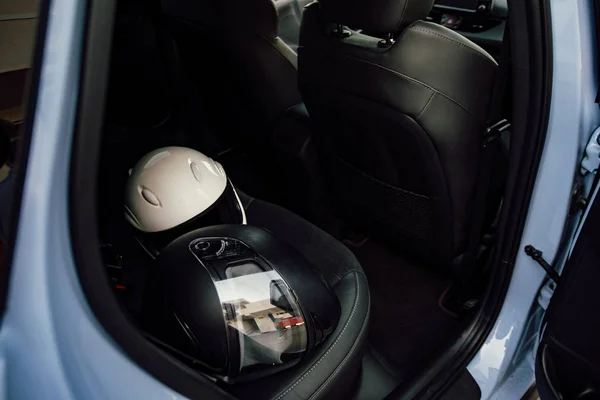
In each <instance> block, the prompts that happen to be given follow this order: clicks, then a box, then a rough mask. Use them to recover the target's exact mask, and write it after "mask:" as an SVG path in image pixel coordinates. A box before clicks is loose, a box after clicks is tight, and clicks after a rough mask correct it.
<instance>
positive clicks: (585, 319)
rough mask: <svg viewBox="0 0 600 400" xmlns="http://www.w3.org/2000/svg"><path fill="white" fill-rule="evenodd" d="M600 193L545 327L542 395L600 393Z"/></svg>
mask: <svg viewBox="0 0 600 400" xmlns="http://www.w3.org/2000/svg"><path fill="white" fill-rule="evenodd" d="M599 291H600V198H599V196H595V199H594V201H593V203H592V204H591V206H590V208H589V209H588V212H587V217H586V218H585V219H584V222H583V226H582V228H581V230H580V232H579V236H578V238H577V241H576V243H575V246H574V248H573V250H572V253H571V256H570V258H569V260H568V261H567V264H566V265H565V268H564V270H563V273H562V275H561V276H560V280H559V282H558V285H557V288H556V291H555V293H554V296H553V297H552V300H551V302H550V306H549V308H548V312H547V314H546V321H545V322H546V323H545V325H544V326H543V330H542V340H541V343H540V345H539V347H538V351H537V356H536V366H535V368H536V371H535V374H536V382H537V387H538V392H539V394H540V397H541V399H542V400H551V399H598V398H600V296H599V295H598V294H599Z"/></svg>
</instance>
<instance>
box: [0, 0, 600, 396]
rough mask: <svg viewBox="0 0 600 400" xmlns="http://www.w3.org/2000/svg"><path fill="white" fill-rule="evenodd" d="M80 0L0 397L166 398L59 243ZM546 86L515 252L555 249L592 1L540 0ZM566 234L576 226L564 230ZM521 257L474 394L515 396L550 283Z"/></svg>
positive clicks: (53, 13)
mask: <svg viewBox="0 0 600 400" xmlns="http://www.w3.org/2000/svg"><path fill="white" fill-rule="evenodd" d="M84 3H85V2H84V1H81V0H52V1H51V2H50V10H49V19H48V24H47V31H46V41H45V49H44V53H43V64H42V71H41V79H40V82H39V89H38V90H39V93H38V102H37V107H36V111H35V116H34V128H33V135H32V141H31V148H30V154H29V159H28V165H27V176H26V181H25V185H24V189H23V197H22V205H21V213H20V218H19V224H18V234H17V238H16V247H15V252H14V258H13V264H12V269H11V276H10V286H9V294H8V300H7V308H6V312H5V314H4V316H3V317H2V324H1V326H0V395H2V396H3V397H4V398H7V399H40V398H43V399H102V400H107V399H121V398H123V399H176V398H180V397H182V396H181V395H179V394H178V393H176V392H174V391H173V390H171V389H170V388H168V387H166V386H165V385H163V384H162V383H161V382H159V381H157V380H156V379H155V378H153V377H152V376H150V375H149V374H148V373H146V372H145V371H144V370H143V369H141V368H140V367H139V366H137V365H136V364H135V363H133V362H132V361H131V360H130V359H129V358H128V357H127V356H126V355H125V354H124V353H123V351H122V350H121V349H120V348H119V347H118V346H117V345H116V344H115V343H114V341H113V340H112V339H111V337H110V336H109V335H108V334H107V333H106V332H105V330H104V329H103V327H102V326H101V325H100V324H99V323H98V321H97V320H96V319H95V317H94V315H93V313H92V312H91V310H90V309H89V307H88V305H87V302H86V299H85V297H84V295H83V293H82V290H81V287H80V284H79V281H78V278H77V275H76V270H75V265H74V259H73V253H72V250H71V244H70V233H69V215H68V190H69V188H68V184H69V163H70V148H71V143H72V136H73V128H74V122H75V112H76V103H77V95H78V83H79V76H78V71H79V65H78V63H79V60H80V57H79V55H80V54H81V51H82V40H83V28H84V7H85V4H84ZM550 3H551V15H552V29H553V31H552V40H553V56H554V61H553V62H554V65H553V86H552V99H551V115H550V121H549V126H548V134H547V140H546V143H545V148H544V153H543V158H542V161H541V164H540V169H539V171H538V177H537V182H536V184H535V188H534V193H533V198H532V201H531V204H530V209H529V214H528V217H527V223H526V227H525V231H524V235H523V238H522V246H521V248H522V247H523V246H524V245H525V244H528V243H535V245H536V247H538V248H541V249H543V251H544V255H545V257H546V258H547V259H552V258H553V257H554V256H555V255H556V254H557V250H558V246H559V241H560V238H561V235H562V232H563V229H564V227H565V224H566V222H567V211H568V207H569V202H570V195H571V188H572V184H573V177H574V175H575V174H576V173H579V172H578V171H579V163H580V161H581V158H582V156H583V152H584V150H585V147H586V144H587V142H588V139H589V136H590V134H591V132H592V131H593V130H594V129H595V128H596V127H597V126H598V125H599V124H600V113H599V109H598V107H597V105H596V104H594V99H595V96H596V90H597V88H598V79H597V66H596V55H595V32H594V20H593V12H592V7H593V4H592V1H591V0H582V1H572V0H551V2H550ZM573 233H574V234H575V233H576V231H575V230H574V231H573ZM545 283H546V278H545V273H544V271H543V270H542V269H541V268H540V267H539V265H538V264H536V263H535V262H534V261H533V260H531V259H530V258H528V257H527V256H526V255H525V254H524V253H520V254H519V256H518V257H517V260H516V263H515V268H514V275H513V278H512V282H511V284H510V287H509V289H508V293H507V296H506V300H505V303H504V305H503V307H502V310H501V313H500V316H499V318H498V320H497V321H496V324H495V326H494V328H493V330H492V332H491V333H490V335H489V337H488V339H487V341H486V342H485V344H484V345H483V346H482V347H481V349H480V351H479V352H478V353H477V354H476V356H475V357H474V358H473V360H472V361H471V363H470V365H469V367H468V369H469V371H470V373H471V374H472V375H473V377H474V378H475V380H476V381H477V383H478V384H479V386H480V388H481V391H482V399H490V398H496V399H514V398H520V397H521V396H522V395H523V394H524V393H525V391H526V390H527V389H528V388H529V387H530V386H531V384H532V383H533V380H534V369H533V357H534V356H533V355H534V354H535V349H536V347H537V342H538V340H539V331H540V328H541V317H542V315H543V312H544V307H545V306H546V305H547V301H548V297H549V296H550V295H551V290H550V289H549V288H548V287H547V286H546V285H545Z"/></svg>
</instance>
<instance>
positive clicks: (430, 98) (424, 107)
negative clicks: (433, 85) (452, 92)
mask: <svg viewBox="0 0 600 400" xmlns="http://www.w3.org/2000/svg"><path fill="white" fill-rule="evenodd" d="M433 96H435V92H432V93H431V96H429V100H427V103H425V106H423V109H422V110H421V112H420V113H419V115H417V117H416V118H415V119H416V120H418V119H419V118H421V115H423V113H424V112H425V110H426V109H427V106H429V103H431V100H433Z"/></svg>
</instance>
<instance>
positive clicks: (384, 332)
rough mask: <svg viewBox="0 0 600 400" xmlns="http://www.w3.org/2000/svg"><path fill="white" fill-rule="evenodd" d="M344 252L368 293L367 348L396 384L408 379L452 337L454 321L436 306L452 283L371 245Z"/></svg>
mask: <svg viewBox="0 0 600 400" xmlns="http://www.w3.org/2000/svg"><path fill="white" fill-rule="evenodd" d="M349 247H350V248H351V249H352V251H353V252H354V254H355V255H356V257H357V258H358V260H359V261H360V263H361V265H362V267H363V269H364V270H365V273H366V274H367V278H368V280H369V287H370V289H371V322H370V333H369V343H370V345H371V346H372V348H373V349H374V350H375V352H376V353H377V354H378V358H380V362H381V363H382V364H384V365H385V366H386V367H387V368H388V369H389V371H390V373H392V374H394V375H395V376H396V378H397V379H399V380H404V379H407V378H410V377H411V376H412V375H413V374H414V373H415V372H418V371H419V370H420V368H422V366H423V363H424V362H426V361H427V359H428V357H430V356H431V355H432V354H433V353H434V352H435V351H436V350H439V349H440V346H442V345H443V344H444V343H445V342H446V341H447V340H448V339H449V338H450V337H451V336H454V335H455V334H456V331H457V328H458V325H459V324H458V320H457V319H456V318H454V317H452V316H451V315H449V314H447V313H446V312H444V311H443V310H442V309H441V308H440V307H439V304H438V302H439V298H440V296H441V295H442V294H443V293H444V290H446V288H447V287H448V286H449V284H450V282H451V280H450V279H449V278H448V277H445V276H444V275H443V274H442V273H440V271H437V270H432V269H428V268H425V267H422V266H419V265H416V263H413V262H410V261H408V260H406V259H405V258H404V257H402V256H401V255H400V254H397V253H395V252H394V251H392V250H390V249H388V248H386V247H385V246H383V245H381V244H378V243H376V242H373V241H371V240H369V241H367V242H366V243H364V244H362V245H361V246H359V247H355V246H349Z"/></svg>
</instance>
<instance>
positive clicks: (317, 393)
mask: <svg viewBox="0 0 600 400" xmlns="http://www.w3.org/2000/svg"><path fill="white" fill-rule="evenodd" d="M370 315H371V311H370V310H369V311H367V315H365V322H364V323H363V326H362V328H361V329H360V332H359V334H358V337H357V338H356V341H355V342H354V345H353V346H352V348H351V349H350V351H349V352H348V354H347V355H346V357H345V358H344V360H343V361H342V363H341V364H340V365H339V366H338V367H337V368H336V369H335V371H333V373H332V374H331V375H330V376H329V378H327V380H326V381H325V382H323V384H322V385H321V387H320V388H319V390H317V391H316V392H315V393H313V395H312V396H310V399H314V398H315V397H317V396H318V395H319V393H321V392H322V391H323V390H324V389H325V388H326V387H327V385H328V384H329V382H331V380H332V379H333V378H335V377H336V376H337V374H338V373H339V372H340V370H341V369H342V367H343V366H344V365H345V364H346V363H347V362H348V360H349V359H350V356H351V355H352V353H354V350H356V348H357V346H358V342H359V341H360V340H359V339H360V338H362V336H363V335H364V333H365V332H366V331H367V329H366V328H367V321H368V320H369V316H370Z"/></svg>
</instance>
